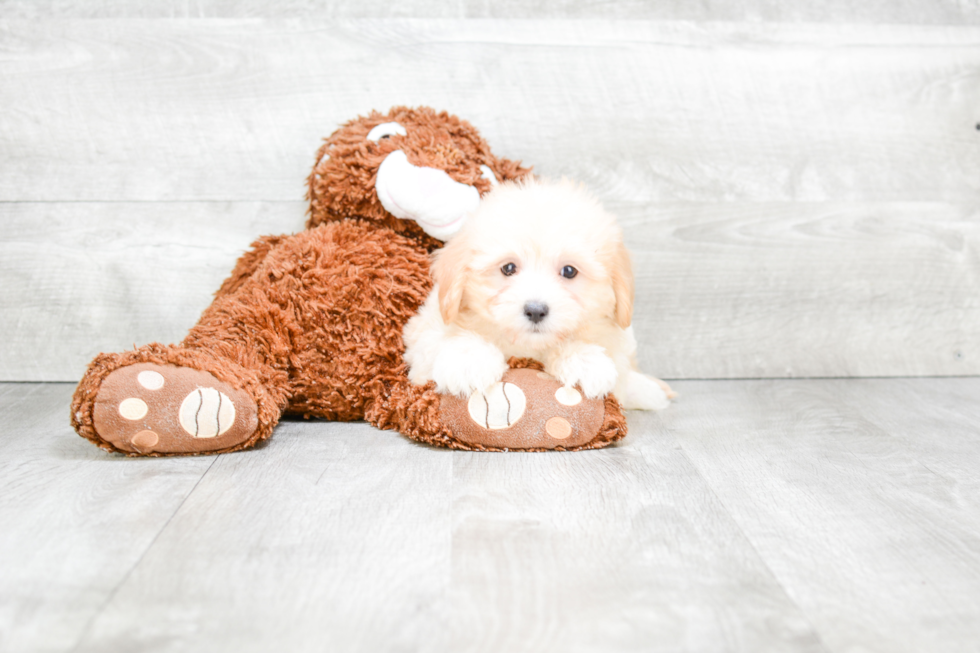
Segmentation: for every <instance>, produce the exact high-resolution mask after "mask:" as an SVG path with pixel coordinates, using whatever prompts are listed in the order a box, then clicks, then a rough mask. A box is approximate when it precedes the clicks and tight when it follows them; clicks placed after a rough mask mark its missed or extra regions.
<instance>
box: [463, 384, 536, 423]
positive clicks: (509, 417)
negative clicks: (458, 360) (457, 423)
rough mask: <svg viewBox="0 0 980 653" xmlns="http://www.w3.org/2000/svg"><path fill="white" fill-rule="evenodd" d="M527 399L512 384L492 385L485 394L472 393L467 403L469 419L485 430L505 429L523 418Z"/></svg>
mask: <svg viewBox="0 0 980 653" xmlns="http://www.w3.org/2000/svg"><path fill="white" fill-rule="evenodd" d="M525 408H527V398H526V397H525V396H524V392H523V391H522V390H521V389H520V388H518V387H517V386H516V385H514V384H513V383H500V382H498V383H494V384H493V385H492V386H490V388H489V389H488V390H487V391H486V392H474V393H473V395H472V396H471V397H470V400H469V402H468V403H467V409H468V410H469V413H470V418H471V419H472V420H473V421H474V422H476V423H477V424H479V425H480V426H482V427H483V428H485V429H491V430H496V429H505V428H508V427H511V426H513V425H514V424H516V423H517V421H518V420H520V419H521V417H523V416H524V410H525Z"/></svg>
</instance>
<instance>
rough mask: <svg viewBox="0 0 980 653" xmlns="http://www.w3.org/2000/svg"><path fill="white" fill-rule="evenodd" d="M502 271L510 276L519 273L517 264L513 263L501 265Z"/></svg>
mask: <svg viewBox="0 0 980 653" xmlns="http://www.w3.org/2000/svg"><path fill="white" fill-rule="evenodd" d="M500 271H501V272H503V273H504V276H505V277H509V276H511V275H512V274H516V273H517V266H516V265H514V264H513V263H504V264H503V265H501V266H500Z"/></svg>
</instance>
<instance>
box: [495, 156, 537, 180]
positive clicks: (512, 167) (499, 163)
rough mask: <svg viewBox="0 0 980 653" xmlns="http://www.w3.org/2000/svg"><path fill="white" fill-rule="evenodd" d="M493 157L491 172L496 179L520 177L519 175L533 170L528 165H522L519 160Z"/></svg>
mask: <svg viewBox="0 0 980 653" xmlns="http://www.w3.org/2000/svg"><path fill="white" fill-rule="evenodd" d="M493 159H494V161H493V166H492V169H493V172H494V173H495V174H496V176H497V180H498V181H501V182H504V181H514V180H515V179H520V178H521V177H524V176H527V175H530V174H531V173H532V170H533V168H531V167H530V166H524V165H522V164H521V162H520V161H512V160H510V159H504V158H501V157H496V156H495V157H493Z"/></svg>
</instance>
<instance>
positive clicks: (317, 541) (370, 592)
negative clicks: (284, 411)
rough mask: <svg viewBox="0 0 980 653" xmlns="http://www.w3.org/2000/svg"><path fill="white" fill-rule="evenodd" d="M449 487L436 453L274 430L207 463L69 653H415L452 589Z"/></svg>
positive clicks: (337, 429)
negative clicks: (264, 439) (252, 445)
mask: <svg viewBox="0 0 980 653" xmlns="http://www.w3.org/2000/svg"><path fill="white" fill-rule="evenodd" d="M173 464H177V465H179V464H180V461H174V463H173ZM451 482H452V452H450V451H449V450H446V449H441V450H440V449H434V448H430V447H425V446H422V445H418V444H415V443H412V442H410V441H408V440H406V439H403V438H401V437H399V436H398V435H397V434H394V433H391V432H382V431H378V430H377V429H374V428H373V427H371V426H368V425H367V424H363V423H361V424H342V423H326V422H303V421H298V422H287V423H285V424H283V425H281V426H280V428H279V429H278V431H277V432H276V434H275V436H274V438H273V440H272V441H270V442H269V444H268V445H266V446H264V447H263V448H261V449H260V450H256V451H249V452H243V453H242V454H241V455H226V456H221V457H220V458H218V460H217V462H216V463H215V465H214V467H212V469H211V470H210V472H209V473H208V475H207V477H205V479H204V480H203V481H202V482H201V483H200V484H199V485H198V487H197V489H196V491H195V493H194V495H193V496H192V497H191V498H189V499H188V501H187V502H185V503H184V505H183V506H182V508H181V510H180V511H179V512H178V513H177V514H176V515H175V516H174V518H173V519H172V520H171V521H170V523H169V524H168V526H167V528H166V529H165V530H164V531H163V532H162V533H161V534H160V537H158V538H157V541H156V542H155V545H154V547H153V549H152V551H150V552H148V553H147V555H146V556H144V558H143V560H142V563H141V564H140V565H139V567H138V568H136V569H135V570H134V571H133V573H132V574H131V575H130V577H129V579H128V582H127V583H126V585H125V587H123V588H121V589H120V590H119V591H118V592H117V593H116V594H115V595H114V596H113V598H112V600H111V601H110V602H109V603H108V604H107V605H106V606H105V609H104V610H103V611H102V612H101V613H100V615H99V616H98V618H96V619H95V620H94V621H93V623H92V627H91V628H90V629H89V631H88V632H87V634H86V637H85V638H84V640H83V641H82V642H81V643H80V645H79V647H78V649H77V650H79V651H99V652H102V651H128V650H142V649H144V648H145V646H146V644H147V643H149V642H152V643H153V648H154V650H156V651H181V650H205V651H267V650H281V651H297V652H298V651H324V650H331V651H365V652H367V651H372V652H373V651H416V650H420V649H422V648H424V644H426V643H427V642H431V641H433V639H434V638H435V637H437V635H438V633H436V632H434V630H433V629H434V628H435V626H436V623H437V620H436V617H437V615H436V614H435V606H436V605H437V603H438V599H439V598H440V597H441V596H443V595H444V594H445V593H446V589H447V587H448V584H449V582H450V577H449V566H448V560H449V559H450V546H451V540H450V518H451V514H452V511H451V507H450V506H451V500H452V497H451V492H450V486H451ZM147 615H153V616H152V617H151V618H146V617H147Z"/></svg>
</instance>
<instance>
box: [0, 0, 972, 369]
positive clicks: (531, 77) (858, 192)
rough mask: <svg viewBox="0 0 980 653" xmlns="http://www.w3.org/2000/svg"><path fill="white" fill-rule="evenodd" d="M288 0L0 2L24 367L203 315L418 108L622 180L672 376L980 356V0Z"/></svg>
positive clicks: (621, 200)
mask: <svg viewBox="0 0 980 653" xmlns="http://www.w3.org/2000/svg"><path fill="white" fill-rule="evenodd" d="M545 5H546V6H547V8H546V7H545ZM272 6H273V5H271V4H267V3H257V2H256V3H250V2H244V3H231V2H224V1H221V0H212V1H204V0H201V1H198V2H190V1H187V2H155V3H150V2H146V3H137V2H127V1H126V0H105V1H102V2H90V3H82V2H60V1H56V0H50V1H47V2H26V1H21V2H18V1H9V0H0V335H2V336H3V341H2V343H0V380H10V381H56V380H62V381H65V380H75V379H78V378H79V377H80V375H81V373H82V371H83V370H84V366H85V364H86V363H87V362H88V360H90V359H91V357H92V356H94V355H95V354H96V353H98V352H100V351H113V350H119V349H124V348H129V347H131V346H133V345H134V344H142V343H145V342H148V341H163V342H171V341H177V340H179V339H180V338H181V337H182V336H183V334H184V332H185V331H186V330H187V328H188V327H189V326H190V325H191V324H193V322H194V321H195V320H196V318H197V316H198V315H199V313H200V311H201V310H202V309H203V308H204V307H205V306H207V304H208V303H209V301H210V294H211V293H212V292H213V291H214V290H215V289H216V288H217V286H218V285H219V284H220V282H221V279H222V278H223V276H224V275H225V274H226V273H227V272H228V271H229V270H230V268H231V266H232V265H233V263H234V260H235V258H236V257H237V256H238V254H239V253H240V252H241V251H243V249H244V248H245V247H247V245H248V244H249V242H251V241H252V240H253V239H254V238H255V237H256V236H258V235H260V234H264V233H282V232H291V231H296V230H298V229H300V228H302V225H303V221H304V208H305V206H304V203H303V201H302V196H303V190H304V188H303V180H304V178H305V176H306V174H307V172H308V169H309V168H310V166H311V165H312V163H313V153H314V151H315V150H316V148H317V146H318V143H319V141H320V138H321V137H322V136H325V135H327V134H329V133H330V132H331V131H333V129H334V128H335V127H336V126H337V125H338V123H340V122H342V121H345V120H347V119H349V118H351V117H354V116H355V115H358V114H361V113H364V112H366V111H369V110H370V109H372V108H379V109H386V108H388V107H389V106H391V105H394V104H409V105H418V104H427V105H431V106H434V107H438V108H445V109H448V110H450V111H452V112H454V113H457V114H459V115H460V116H462V117H464V118H467V119H468V120H470V121H472V122H473V123H474V124H475V125H476V126H477V127H479V128H480V129H481V130H482V131H483V133H484V135H485V136H486V137H487V138H488V140H489V141H490V143H491V145H492V146H493V147H494V149H495V151H496V152H497V153H499V154H501V155H504V156H508V157H514V158H520V159H523V160H524V161H525V162H527V163H529V164H533V165H534V166H535V169H536V171H537V172H538V173H539V174H542V175H546V176H559V175H567V176H570V177H573V178H576V179H580V180H582V181H584V182H585V183H586V184H587V185H589V186H590V187H591V188H593V189H594V190H595V191H596V192H597V193H599V194H600V196H601V197H602V199H603V201H604V202H605V203H606V204H607V205H608V206H609V207H610V208H612V209H613V210H614V211H615V212H617V213H618V214H619V215H620V217H621V219H622V221H623V224H624V227H625V230H626V233H627V237H628V240H629V245H630V247H631V249H632V250H633V252H634V255H635V258H636V261H637V273H638V280H637V281H638V282H637V291H638V306H637V312H636V327H637V333H638V337H639V339H640V347H641V363H642V365H643V367H645V368H646V369H648V370H649V371H651V372H655V373H657V374H659V375H661V376H663V377H667V378H744V377H796V376H903V375H976V374H980V337H978V336H980V203H978V200H980V2H976V1H968V2H963V1H955V0H940V1H936V2H926V1H925V0H903V1H900V2H892V3H886V2H869V3H860V4H858V3H851V2H844V1H843V0H840V1H837V0H835V1H833V2H827V3H812V2H806V3H805V2H788V3H783V2H776V1H775V0H756V1H749V0H742V1H741V2H739V3H723V2H720V1H719V2H704V3H682V2H666V3H642V2H629V1H623V2H604V3H592V2H581V1H575V0H565V1H563V2H556V3H527V2H517V1H516V0H515V1H513V2H496V3H489V2H478V1H476V0H473V1H465V0H460V1H459V2H454V3H435V2H431V1H423V0H416V1H415V2H404V3H394V4H391V3H387V2H384V3H382V2H380V1H371V2H362V3H356V4H355V3H350V4H340V5H333V4H328V3H318V2H313V1H300V0H295V1H291V2H284V3H277V4H276V5H275V7H276V11H277V15H276V16H273V15H272V10H271V9H270V7H272ZM278 12H281V13H278ZM283 16H285V17H283ZM391 16H393V17H391ZM171 17H174V18H176V19H171ZM413 17H414V18H413Z"/></svg>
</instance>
